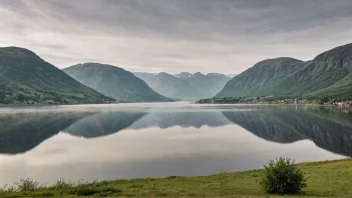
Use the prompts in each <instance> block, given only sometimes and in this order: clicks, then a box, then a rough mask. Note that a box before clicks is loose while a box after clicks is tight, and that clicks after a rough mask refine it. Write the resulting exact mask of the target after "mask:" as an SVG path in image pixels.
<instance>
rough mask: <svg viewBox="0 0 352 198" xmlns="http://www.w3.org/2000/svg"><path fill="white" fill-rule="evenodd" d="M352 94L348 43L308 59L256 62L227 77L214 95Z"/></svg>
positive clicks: (351, 61) (316, 96)
mask: <svg viewBox="0 0 352 198" xmlns="http://www.w3.org/2000/svg"><path fill="white" fill-rule="evenodd" d="M351 94H352V44H347V45H344V46H340V47H337V48H334V49H332V50H329V51H326V52H324V53H322V54H320V55H318V56H317V57H315V58H314V59H313V60H312V61H307V62H303V61H299V60H296V59H292V58H278V59H271V60H265V61H262V62H259V63H257V64H256V65H254V66H253V67H252V68H249V69H248V70H246V71H245V72H243V73H241V74H240V75H238V76H236V77H234V78H233V79H232V80H231V81H229V82H228V83H227V84H226V86H225V87H224V89H223V90H222V91H220V92H219V93H218V94H217V95H216V96H217V97H238V96H251V95H255V96H263V95H266V96H268V95H274V96H303V97H304V98H308V99H309V98H312V99H313V98H332V97H338V96H343V97H344V96H351Z"/></svg>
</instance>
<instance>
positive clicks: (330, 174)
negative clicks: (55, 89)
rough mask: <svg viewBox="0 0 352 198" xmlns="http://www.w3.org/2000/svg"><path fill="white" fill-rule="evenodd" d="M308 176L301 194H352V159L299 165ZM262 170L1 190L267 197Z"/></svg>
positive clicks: (3, 194) (24, 194)
mask: <svg viewBox="0 0 352 198" xmlns="http://www.w3.org/2000/svg"><path fill="white" fill-rule="evenodd" d="M297 166H298V167H299V168H300V169H301V170H302V171H303V172H304V173H306V175H307V176H308V181H307V183H308V188H305V189H304V190H303V192H302V193H301V194H299V195H296V196H298V197H301V196H304V197H316V196H321V197H330V196H333V197H352V159H346V160H338V161H324V162H314V163H303V164H299V165H297ZM262 173H263V172H262V170H253V171H246V172H237V173H221V174H216V175H210V176H204V177H174V176H172V177H167V178H162V179H154V178H144V179H133V180H115V181H105V182H95V183H89V184H79V185H74V186H71V185H66V184H65V183H62V182H61V185H57V186H56V187H42V188H39V189H38V190H34V191H21V192H1V193H0V196H1V197H31V196H36V197H40V196H42V197H49V196H53V197H55V196H56V197H74V196H79V195H80V196H84V195H91V196H119V197H267V196H268V195H267V194H266V193H265V192H264V191H262V190H261V188H260V186H259V185H258V182H257V180H258V179H259V178H260V176H261V175H262Z"/></svg>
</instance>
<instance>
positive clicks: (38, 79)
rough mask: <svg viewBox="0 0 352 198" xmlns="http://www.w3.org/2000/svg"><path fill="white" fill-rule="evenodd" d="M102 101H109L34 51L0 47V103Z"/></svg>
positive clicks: (109, 99)
mask: <svg viewBox="0 0 352 198" xmlns="http://www.w3.org/2000/svg"><path fill="white" fill-rule="evenodd" d="M29 101H32V102H33V103H59V104H62V103H102V102H104V101H113V99H111V98H108V97H106V96H104V95H102V94H100V93H98V92H96V91H95V90H93V89H91V88H88V87H86V86H84V85H82V84H81V83H79V82H77V81H76V80H74V79H73V78H71V77H70V76H68V75H67V74H65V73H64V72H62V71H61V70H59V69H58V68H56V67H55V66H53V65H51V64H50V63H47V62H45V61H44V60H42V59H41V58H40V57H39V56H37V55H36V54H35V53H33V52H31V51H29V50H27V49H23V48H18V47H5V48H0V103H25V102H29Z"/></svg>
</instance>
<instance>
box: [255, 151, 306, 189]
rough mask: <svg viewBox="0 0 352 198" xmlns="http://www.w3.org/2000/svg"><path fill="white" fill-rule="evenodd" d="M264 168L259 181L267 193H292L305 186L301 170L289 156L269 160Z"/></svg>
mask: <svg viewBox="0 0 352 198" xmlns="http://www.w3.org/2000/svg"><path fill="white" fill-rule="evenodd" d="M264 168H265V169H264V175H263V177H262V178H261V180H260V181H259V183H260V185H261V186H262V188H263V189H264V190H265V191H266V192H268V193H280V194H293V193H298V192H299V191H301V189H302V188H305V187H307V184H306V178H305V176H304V174H303V172H302V171H301V170H300V169H298V168H297V167H296V166H295V165H294V160H291V159H290V158H282V157H280V158H279V159H276V161H273V160H271V161H270V163H269V165H267V166H264Z"/></svg>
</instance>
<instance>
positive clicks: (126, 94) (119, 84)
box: [63, 63, 170, 102]
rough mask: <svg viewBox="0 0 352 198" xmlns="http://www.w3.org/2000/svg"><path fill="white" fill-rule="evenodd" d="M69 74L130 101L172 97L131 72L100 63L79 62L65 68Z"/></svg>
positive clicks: (112, 95)
mask: <svg viewBox="0 0 352 198" xmlns="http://www.w3.org/2000/svg"><path fill="white" fill-rule="evenodd" d="M63 71H64V72H66V73H67V74H68V75H70V76H71V77H73V78H74V79H76V80H77V81H79V82H81V83H82V84H84V85H86V86H88V87H91V88H93V89H95V90H97V91H99V92H101V93H103V94H105V95H107V96H109V97H112V98H115V99H116V100H120V101H129V102H166V101H170V99H168V98H166V97H165V96H162V95H160V94H158V93H156V92H155V91H154V90H152V89H151V88H150V87H149V86H148V85H147V84H146V83H145V82H144V81H143V80H141V79H139V78H137V77H136V76H135V75H133V74H132V73H131V72H128V71H126V70H124V69H121V68H119V67H115V66H112V65H104V64H99V63H85V64H78V65H74V66H71V67H68V68H65V69H63Z"/></svg>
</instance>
